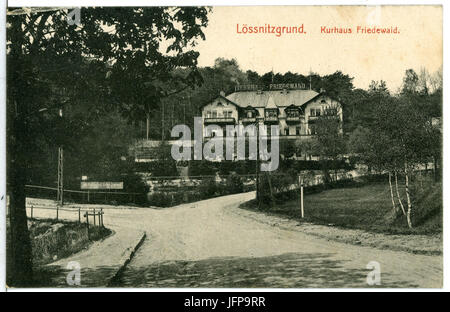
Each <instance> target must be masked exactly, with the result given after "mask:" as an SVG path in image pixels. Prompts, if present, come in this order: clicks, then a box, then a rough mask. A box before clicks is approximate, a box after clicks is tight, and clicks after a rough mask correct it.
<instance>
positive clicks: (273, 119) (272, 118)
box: [264, 116, 278, 124]
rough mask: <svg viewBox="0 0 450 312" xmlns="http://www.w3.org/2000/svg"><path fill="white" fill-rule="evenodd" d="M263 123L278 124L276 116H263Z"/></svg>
mask: <svg viewBox="0 0 450 312" xmlns="http://www.w3.org/2000/svg"><path fill="white" fill-rule="evenodd" d="M264 122H265V123H268V124H273V123H278V116H265V117H264Z"/></svg>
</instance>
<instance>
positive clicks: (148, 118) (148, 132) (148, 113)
mask: <svg viewBox="0 0 450 312" xmlns="http://www.w3.org/2000/svg"><path fill="white" fill-rule="evenodd" d="M149 134H150V112H147V135H146V137H147V140H148V137H149Z"/></svg>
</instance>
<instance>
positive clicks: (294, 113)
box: [286, 109, 300, 117]
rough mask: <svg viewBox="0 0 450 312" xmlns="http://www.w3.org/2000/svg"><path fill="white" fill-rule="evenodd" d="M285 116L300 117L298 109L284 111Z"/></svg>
mask: <svg viewBox="0 0 450 312" xmlns="http://www.w3.org/2000/svg"><path fill="white" fill-rule="evenodd" d="M286 115H287V117H300V112H299V110H298V109H290V110H288V111H287V112H286Z"/></svg>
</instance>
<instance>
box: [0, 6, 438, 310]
mask: <svg viewBox="0 0 450 312" xmlns="http://www.w3.org/2000/svg"><path fill="white" fill-rule="evenodd" d="M22 2H23V1H22ZM369 2H370V1H369ZM124 5H125V3H124ZM127 5H128V4H127ZM5 23H6V24H5V25H2V26H5V32H6V43H5V46H4V55H3V56H2V57H4V58H5V59H6V62H5V63H4V64H6V68H5V72H4V73H5V76H4V79H2V83H4V84H5V96H4V102H2V107H4V110H3V112H2V115H4V116H3V117H2V118H3V119H2V123H3V121H4V122H5V124H4V125H3V124H2V127H3V128H4V132H3V134H2V136H3V137H4V140H5V145H6V146H5V149H3V150H2V154H4V157H5V158H4V159H5V163H6V165H5V170H6V171H5V174H4V175H2V177H4V178H3V180H5V181H6V182H5V190H2V205H3V206H4V208H5V209H4V210H2V211H3V215H4V219H3V220H4V225H2V230H3V229H4V230H5V235H4V236H3V237H4V240H2V241H1V244H0V246H1V248H2V249H4V250H5V253H6V256H5V265H4V268H5V270H6V284H5V285H4V286H5V288H6V289H7V290H14V289H85V290H89V289H98V288H101V289H105V290H106V291H108V289H116V288H119V289H146V290H150V291H151V290H154V289H167V290H169V291H170V290H171V289H203V290H206V291H208V290H209V289H219V290H220V289H253V290H257V289H269V290H270V289H349V288H350V289H371V290H372V289H393V288H395V289H398V288H399V289H428V288H431V289H442V287H444V275H443V272H444V267H443V266H444V263H443V253H444V245H443V241H444V239H443V227H444V217H443V216H444V211H443V203H444V200H443V176H444V174H443V173H444V172H443V137H444V135H443V133H444V131H443V124H444V123H443V106H444V105H443V93H444V92H443V89H444V85H443V63H444V62H443V5H441V4H437V5H417V4H416V5H406V4H405V5H395V6H391V5H314V6H313V5H301V3H297V4H296V5H270V6H265V5H256V4H255V5H250V6H249V5H243V6H237V5H232V6H227V5H225V4H223V5H205V6H197V5H195V6H194V5H186V4H180V6H155V4H151V3H148V4H147V6H146V5H142V6H108V3H107V2H106V1H105V5H102V6H98V5H92V6H78V5H77V3H76V2H74V4H73V6H71V7H67V6H58V5H55V6H45V5H42V6H29V7H23V6H14V5H12V4H7V6H6V18H5ZM2 174H3V172H2ZM3 191H5V193H3ZM3 206H2V207H3ZM202 300H203V299H201V297H195V296H192V297H191V296H188V297H186V300H184V302H183V304H184V305H181V306H180V308H183V307H184V308H186V307H191V308H194V307H202V306H203V307H205V306H207V307H208V308H210V309H215V308H216V307H222V308H227V307H229V308H236V307H238V308H239V307H241V308H242V307H249V306H250V307H264V306H265V303H266V304H267V302H265V298H264V297H246V298H240V297H233V298H231V297H230V298H229V300H226V301H220V300H215V299H211V300H209V299H208V300H209V301H208V300H207V301H204V300H206V299H204V300H203V301H202Z"/></svg>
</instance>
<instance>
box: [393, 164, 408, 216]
mask: <svg viewBox="0 0 450 312" xmlns="http://www.w3.org/2000/svg"><path fill="white" fill-rule="evenodd" d="M394 176H395V190H396V191H397V199H398V202H399V204H400V207H401V208H402V212H403V215H404V216H406V211H405V207H404V206H403V202H402V199H401V197H400V192H399V191H398V179H397V171H395V172H394Z"/></svg>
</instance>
